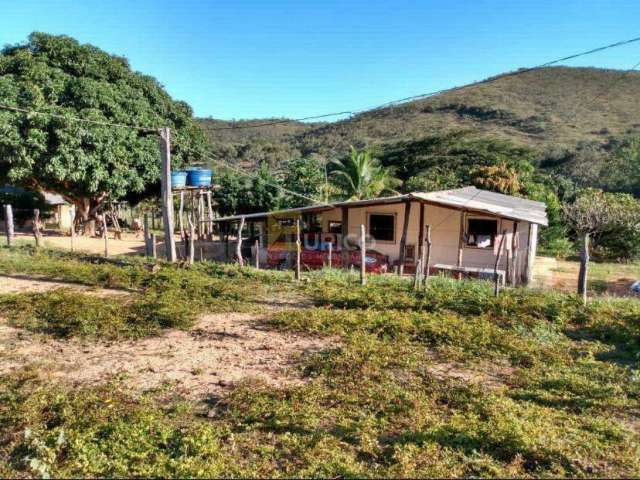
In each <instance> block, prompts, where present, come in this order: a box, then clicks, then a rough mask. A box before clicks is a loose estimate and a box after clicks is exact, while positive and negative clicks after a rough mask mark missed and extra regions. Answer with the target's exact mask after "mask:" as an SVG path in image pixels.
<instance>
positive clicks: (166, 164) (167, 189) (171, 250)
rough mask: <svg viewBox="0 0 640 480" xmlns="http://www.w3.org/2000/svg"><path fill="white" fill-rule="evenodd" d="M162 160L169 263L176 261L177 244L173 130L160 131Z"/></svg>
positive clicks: (163, 221)
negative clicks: (174, 221)
mask: <svg viewBox="0 0 640 480" xmlns="http://www.w3.org/2000/svg"><path fill="white" fill-rule="evenodd" d="M160 158H161V160H162V176H161V178H160V183H161V187H162V188H161V190H162V223H163V224H164V248H165V251H166V255H167V260H168V261H169V262H175V261H176V242H175V239H174V238H173V195H172V194H171V129H169V128H168V127H164V128H161V129H160Z"/></svg>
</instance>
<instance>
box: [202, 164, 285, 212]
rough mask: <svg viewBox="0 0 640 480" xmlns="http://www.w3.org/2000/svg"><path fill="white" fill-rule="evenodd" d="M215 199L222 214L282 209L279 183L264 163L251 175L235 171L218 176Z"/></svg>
mask: <svg viewBox="0 0 640 480" xmlns="http://www.w3.org/2000/svg"><path fill="white" fill-rule="evenodd" d="M217 183H218V185H219V188H217V189H216V190H215V191H214V193H213V197H214V200H215V201H216V203H217V204H218V211H219V212H220V213H221V214H222V215H234V214H243V213H255V212H262V211H268V210H277V209H278V208H280V206H281V202H282V191H281V190H280V188H279V181H278V180H277V179H276V178H275V177H274V176H273V175H271V172H270V171H269V166H268V165H267V164H266V163H262V164H261V165H260V166H259V167H258V169H257V170H256V171H255V172H253V173H252V174H251V175H239V174H238V173H237V172H236V171H233V170H222V171H221V172H220V173H219V174H218V182H217Z"/></svg>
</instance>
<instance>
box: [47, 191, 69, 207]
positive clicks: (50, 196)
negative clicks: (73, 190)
mask: <svg viewBox="0 0 640 480" xmlns="http://www.w3.org/2000/svg"><path fill="white" fill-rule="evenodd" d="M42 195H43V196H44V200H45V202H47V203H48V204H49V205H66V204H67V203H69V202H67V201H66V200H65V199H64V198H62V195H58V194H57V193H49V192H42Z"/></svg>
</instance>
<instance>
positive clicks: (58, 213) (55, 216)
mask: <svg viewBox="0 0 640 480" xmlns="http://www.w3.org/2000/svg"><path fill="white" fill-rule="evenodd" d="M28 192H29V190H26V189H24V188H21V187H14V186H13V185H4V186H3V187H0V193H10V194H14V195H20V194H21V193H28ZM39 193H40V194H41V195H42V196H43V197H44V200H45V202H46V204H47V205H48V206H50V207H51V209H50V211H49V212H47V215H43V220H44V222H45V224H46V225H47V226H49V227H54V228H59V229H61V230H68V229H70V228H71V223H72V219H73V216H75V206H74V205H72V204H71V203H69V202H67V201H66V200H65V199H64V198H63V197H62V195H59V194H57V193H49V192H39ZM14 216H15V217H18V215H15V214H14ZM23 216H24V215H23ZM26 217H27V218H28V221H27V222H26V223H28V224H30V220H31V215H28V216H26Z"/></svg>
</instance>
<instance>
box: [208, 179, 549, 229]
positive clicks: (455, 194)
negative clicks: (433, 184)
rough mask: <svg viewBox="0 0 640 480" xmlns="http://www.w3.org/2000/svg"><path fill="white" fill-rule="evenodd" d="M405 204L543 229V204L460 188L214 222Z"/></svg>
mask: <svg viewBox="0 0 640 480" xmlns="http://www.w3.org/2000/svg"><path fill="white" fill-rule="evenodd" d="M407 200H415V201H418V202H423V203H428V204H432V205H441V206H444V207H449V208H453V209H456V210H464V211H474V212H481V213H489V214H491V215H496V216H499V217H503V218H508V219H511V220H524V221H527V222H531V223H537V224H540V225H547V224H548V221H547V213H546V205H545V204H544V203H543V202H536V201H533V200H527V199H524V198H519V197H513V196H511V195H503V194H501V193H495V192H490V191H488V190H480V189H478V188H476V187H464V188H457V189H454V190H441V191H437V192H412V193H406V194H404V195H395V196H392V197H379V198H371V199H368V200H351V201H346V202H332V203H324V204H319V205H310V206H308V207H300V208H291V209H287V210H278V211H273V212H259V213H248V214H246V215H231V216H227V217H222V218H216V219H214V221H215V222H233V221H239V220H240V219H241V218H242V217H244V218H245V220H261V219H266V218H268V217H277V216H281V215H282V216H286V215H291V214H295V213H313V212H322V211H327V210H332V209H334V208H341V207H348V208H357V207H365V206H367V205H384V204H393V203H401V202H404V201H407Z"/></svg>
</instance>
